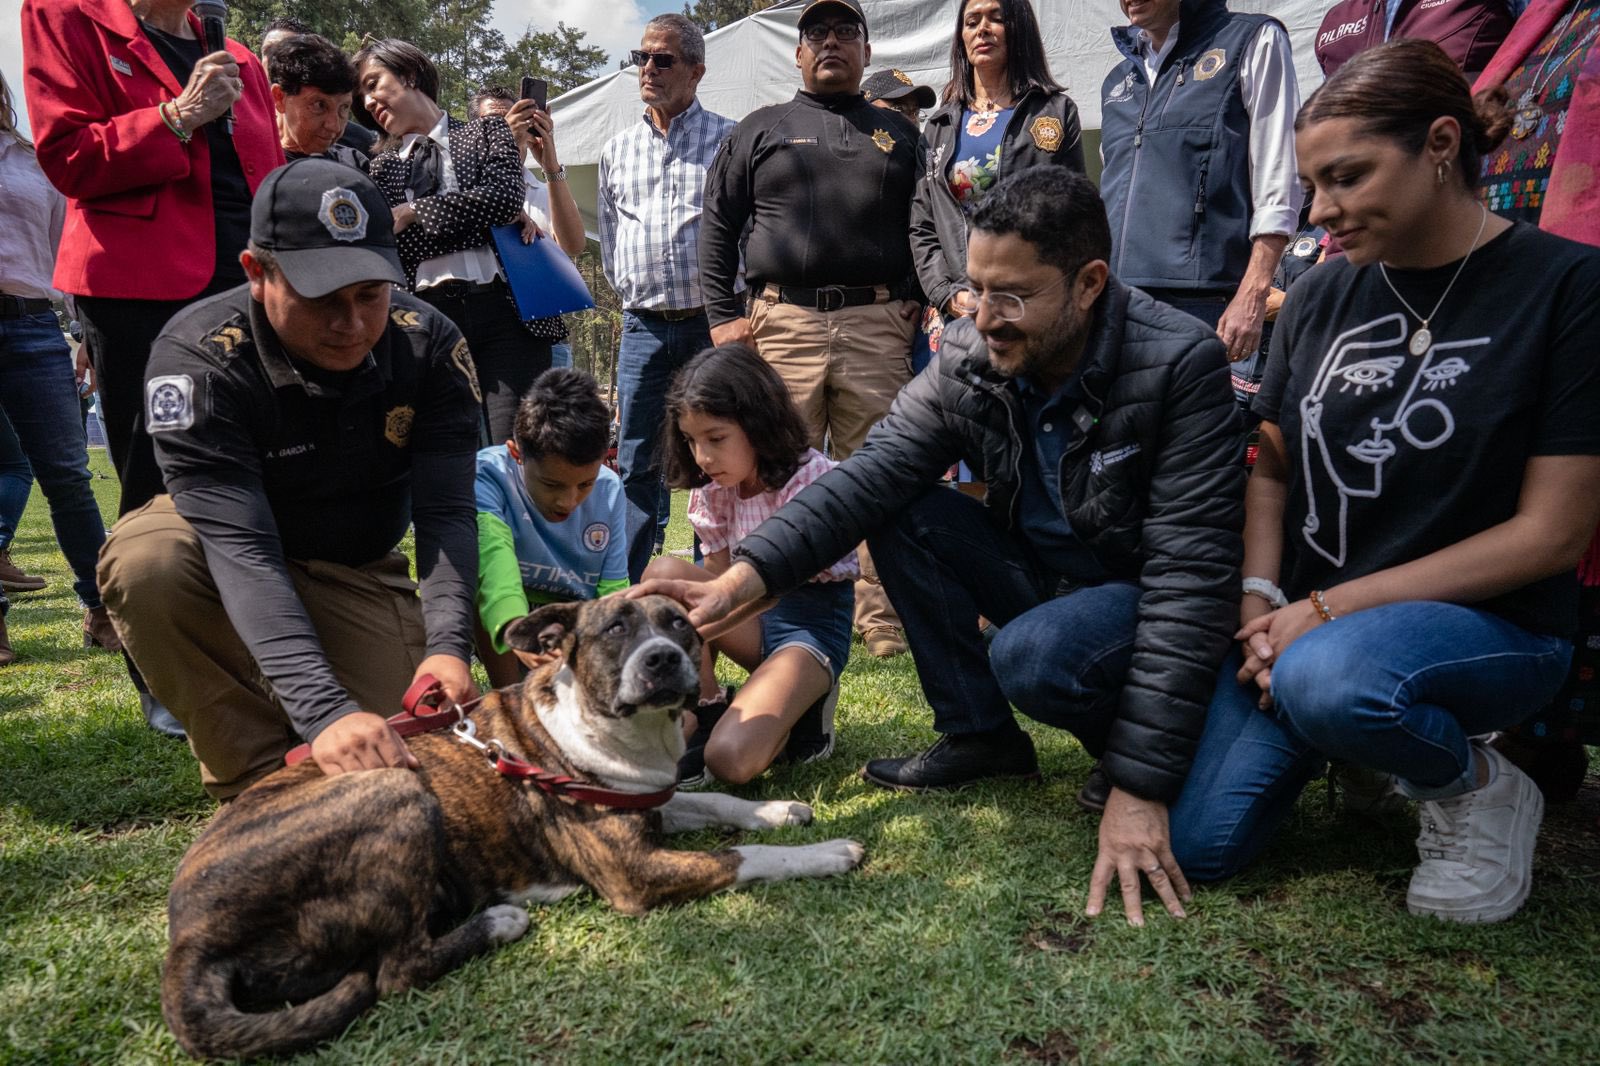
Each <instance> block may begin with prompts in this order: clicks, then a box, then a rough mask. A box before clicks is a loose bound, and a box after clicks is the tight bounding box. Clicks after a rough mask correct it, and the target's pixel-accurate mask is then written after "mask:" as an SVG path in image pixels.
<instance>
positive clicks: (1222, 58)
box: [1194, 48, 1228, 81]
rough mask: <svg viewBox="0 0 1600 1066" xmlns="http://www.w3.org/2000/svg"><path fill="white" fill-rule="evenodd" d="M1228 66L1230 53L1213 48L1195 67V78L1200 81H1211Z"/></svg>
mask: <svg viewBox="0 0 1600 1066" xmlns="http://www.w3.org/2000/svg"><path fill="white" fill-rule="evenodd" d="M1227 65H1228V53H1226V52H1224V51H1223V50H1222V49H1220V48H1213V49H1212V50H1211V51H1209V52H1207V53H1206V54H1205V55H1203V56H1201V57H1200V58H1199V60H1197V61H1196V62H1195V65H1194V76H1195V78H1196V79H1197V80H1199V81H1209V80H1211V79H1212V78H1214V77H1216V76H1217V75H1218V74H1219V73H1221V72H1222V68H1223V67H1225V66H1227Z"/></svg>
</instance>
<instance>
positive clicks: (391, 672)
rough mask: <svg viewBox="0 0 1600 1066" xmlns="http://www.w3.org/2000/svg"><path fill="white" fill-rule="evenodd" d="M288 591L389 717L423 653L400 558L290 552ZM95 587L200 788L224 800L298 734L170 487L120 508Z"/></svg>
mask: <svg viewBox="0 0 1600 1066" xmlns="http://www.w3.org/2000/svg"><path fill="white" fill-rule="evenodd" d="M289 575H290V577H291V578H292V579H293V581H294V587H295V591H296V592H297V593H298V594H299V596H300V602H301V603H302V604H303V605H304V606H305V609H306V613H307V614H308V615H309V616H310V617H311V624H312V626H313V627H314V628H315V629H316V633H317V638H318V640H320V641H321V643H322V649H323V652H324V653H325V654H326V655H327V657H328V662H329V664H330V665H331V666H332V667H333V673H334V676H335V677H336V678H338V680H339V683H340V684H341V685H343V686H344V687H345V690H346V691H347V692H348V693H349V694H350V697H351V698H352V699H354V700H355V701H356V703H357V704H359V705H360V706H361V707H362V708H363V709H367V710H371V711H374V712H376V713H378V714H382V715H384V716H388V715H390V714H397V713H399V710H400V699H401V697H402V696H403V695H405V690H406V688H407V686H409V685H410V684H411V677H412V674H414V673H415V672H416V669H417V667H418V665H420V664H421V662H422V660H423V659H424V658H425V657H426V656H427V651H426V648H427V633H426V630H424V628H423V625H422V604H421V601H420V600H419V599H418V597H417V587H416V584H415V583H414V582H412V580H411V576H410V573H409V567H408V564H407V563H406V558H405V556H404V555H401V554H400V553H399V552H391V553H390V554H389V555H388V556H386V557H384V558H383V559H380V560H378V561H377V562H374V563H370V564H368V565H366V566H363V567H359V568H356V567H348V566H341V565H339V564H337V563H327V562H319V561H316V560H310V561H306V562H299V561H294V560H291V561H290V562H289ZM99 579H100V593H101V595H102V596H103V597H104V599H105V603H106V606H107V607H108V608H110V611H111V617H112V619H113V620H114V621H115V622H116V626H117V632H118V633H119V634H120V635H121V636H122V639H123V644H124V646H125V647H126V648H127V650H128V653H129V654H130V655H131V656H133V661H134V663H135V664H136V665H137V666H138V667H139V671H140V673H142V674H143V675H144V679H145V681H146V682H147V683H148V684H149V686H150V691H151V693H152V694H154V695H155V697H156V698H157V699H159V700H160V701H161V702H162V703H164V704H166V706H167V708H168V709H169V710H171V711H172V714H173V716H174V717H175V718H177V719H178V721H179V722H181V723H183V728H184V729H185V731H187V732H188V734H189V746H190V747H191V748H193V749H194V753H195V755H196V757H198V758H199V760H200V779H201V782H202V784H204V785H205V789H206V791H207V792H209V793H211V795H212V796H214V797H216V798H217V799H228V798H230V797H232V796H234V795H236V794H237V793H239V792H242V791H243V790H244V789H245V788H247V787H248V786H249V785H250V784H251V783H252V782H254V781H256V780H257V779H259V778H261V777H264V776H266V775H267V774H269V773H271V772H272V771H273V770H276V769H277V768H278V767H280V766H282V765H283V756H284V754H285V753H287V752H288V751H289V749H290V748H293V747H295V746H296V745H298V744H299V743H300V737H299V736H298V735H297V734H296V733H295V731H294V726H293V725H292V723H291V722H290V721H289V716H288V715H287V714H285V713H284V711H283V708H282V707H280V706H279V705H278V703H277V701H276V700H275V699H274V698H273V696H272V693H271V688H270V687H269V686H268V685H267V683H266V680H265V679H264V678H263V677H262V676H261V672H260V670H259V668H258V667H257V666H256V663H255V660H254V658H253V657H252V656H251V655H250V653H249V651H248V650H246V648H245V646H244V642H243V641H242V640H241V639H240V638H239V634H238V633H237V632H236V631H235V630H234V628H233V624H232V623H231V622H230V621H229V620H228V614H227V612H226V611H225V610H223V607H222V600H221V598H220V596H219V595H218V593H217V586H216V584H215V582H213V581H212V579H211V571H210V570H209V568H208V567H207V565H206V560H205V554H204V551H203V549H202V548H201V546H200V538H199V537H198V536H197V535H196V534H195V531H194V528H193V527H192V526H190V525H189V523H188V522H187V521H185V520H184V519H183V517H182V516H181V515H179V514H178V512H177V510H176V508H174V507H173V504H172V497H171V496H157V497H156V498H155V499H153V500H151V501H150V502H149V503H147V504H145V505H144V506H143V507H140V508H138V509H137V510H134V511H132V512H130V513H129V514H127V515H125V516H124V517H123V518H122V520H121V521H119V522H118V523H117V524H116V526H115V527H114V528H113V529H112V530H111V534H110V536H109V537H108V538H107V539H106V545H105V548H104V549H102V551H101V553H100V566H99Z"/></svg>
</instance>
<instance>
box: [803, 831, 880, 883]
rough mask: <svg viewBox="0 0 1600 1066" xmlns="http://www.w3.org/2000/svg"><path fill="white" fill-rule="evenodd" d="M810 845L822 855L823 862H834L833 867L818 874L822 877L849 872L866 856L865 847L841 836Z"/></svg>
mask: <svg viewBox="0 0 1600 1066" xmlns="http://www.w3.org/2000/svg"><path fill="white" fill-rule="evenodd" d="M811 846H812V848H814V849H816V851H817V852H818V854H819V855H820V856H822V862H823V863H824V864H827V863H829V862H831V863H834V864H836V865H835V866H834V868H833V869H828V870H825V871H824V872H823V873H821V874H819V875H818V876H822V877H825V876H827V875H828V874H843V873H849V872H850V871H851V870H854V869H855V868H856V867H857V866H860V865H861V860H862V859H865V858H866V857H867V849H866V848H865V847H863V846H862V845H861V844H859V843H857V842H856V841H854V840H846V839H843V838H840V839H838V840H824V841H823V842H822V843H821V844H813V845H811Z"/></svg>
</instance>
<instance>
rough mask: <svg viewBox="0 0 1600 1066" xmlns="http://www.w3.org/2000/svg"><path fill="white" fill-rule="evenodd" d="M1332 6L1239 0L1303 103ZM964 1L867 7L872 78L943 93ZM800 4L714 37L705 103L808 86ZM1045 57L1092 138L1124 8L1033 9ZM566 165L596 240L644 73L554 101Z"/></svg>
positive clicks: (717, 105) (1107, 3)
mask: <svg viewBox="0 0 1600 1066" xmlns="http://www.w3.org/2000/svg"><path fill="white" fill-rule="evenodd" d="M1329 2H1330V0H1232V2H1230V3H1229V5H1228V6H1229V8H1230V9H1231V10H1234V11H1258V12H1266V13H1269V14H1271V15H1273V16H1274V17H1275V18H1277V19H1278V20H1279V21H1281V22H1282V23H1283V24H1284V25H1285V26H1287V27H1288V29H1289V35H1290V38H1291V39H1292V40H1293V42H1294V51H1295V65H1296V67H1297V68H1298V70H1299V73H1300V89H1301V94H1302V96H1304V95H1305V94H1308V93H1309V92H1310V90H1311V89H1312V88H1314V87H1315V86H1316V85H1318V84H1320V82H1321V80H1322V74H1321V72H1320V71H1319V70H1318V69H1317V63H1316V58H1315V56H1314V55H1313V54H1312V51H1311V43H1312V39H1313V37H1314V36H1315V34H1316V32H1317V26H1318V25H1319V24H1320V22H1321V21H1322V15H1323V12H1324V11H1325V9H1326V8H1327V6H1328V4H1329ZM959 4H960V0H861V6H862V8H863V10H864V11H865V12H866V15H867V22H868V24H869V26H870V27H871V41H872V60H871V62H870V63H868V70H877V69H878V68H880V67H898V68H899V69H901V70H903V71H905V72H906V73H907V74H909V75H910V76H911V77H912V78H913V79H914V80H915V81H916V82H917V83H918V84H925V85H932V86H933V87H934V88H935V89H942V88H943V86H944V83H945V81H946V80H948V78H949V73H950V37H951V34H953V33H954V32H955V24H956V11H957V9H958V7H959ZM802 6H803V2H802V0H785V2H783V3H780V4H778V5H777V6H774V7H770V8H768V9H767V10H765V11H762V12H759V13H757V14H755V15H752V16H750V17H749V18H746V19H740V20H739V21H738V22H735V23H734V24H733V25H731V26H726V27H724V28H722V29H720V30H717V31H716V32H715V33H712V34H710V35H708V36H707V37H706V76H705V78H704V79H703V80H702V81H701V82H700V102H701V104H703V105H704V106H705V107H707V108H708V109H710V110H712V111H715V112H717V113H718V114H723V115H727V116H728V117H729V118H734V119H739V118H743V117H744V116H745V115H747V114H749V113H750V112H751V111H753V110H755V109H756V108H758V107H762V106H764V105H766V104H773V103H778V102H780V101H782V100H787V99H789V98H790V97H791V96H793V95H794V92H795V90H796V89H798V88H799V87H800V73H799V71H797V70H796V69H795V65H794V52H795V46H796V44H797V43H798V40H799V37H798V34H797V32H796V29H795V26H796V23H797V22H798V20H799V18H800V9H801V7H802ZM1034 10H1035V11H1036V12H1038V14H1039V21H1040V28H1041V31H1042V33H1043V36H1044V44H1045V49H1046V50H1047V51H1048V52H1049V55H1050V67H1051V70H1052V71H1053V72H1054V73H1055V76H1056V80H1057V81H1059V82H1061V83H1062V84H1063V85H1065V86H1066V88H1067V92H1069V93H1071V94H1072V98H1073V100H1074V101H1076V103H1077V105H1078V113H1079V115H1080V117H1081V118H1082V120H1083V127H1084V129H1085V130H1098V129H1099V128H1100V83H1101V81H1102V80H1104V78H1105V76H1106V74H1107V73H1108V72H1109V71H1110V70H1111V68H1112V67H1114V66H1115V65H1116V64H1117V62H1118V61H1119V60H1120V59H1121V58H1122V57H1121V55H1120V54H1119V53H1118V52H1117V50H1116V48H1115V47H1114V46H1113V45H1112V43H1111V36H1110V33H1109V28H1110V27H1112V26H1116V25H1121V24H1123V23H1125V22H1126V21H1127V20H1126V19H1125V18H1123V16H1122V11H1121V8H1120V7H1119V6H1118V4H1117V0H1034ZM550 109H551V111H552V112H553V113H554V115H555V117H556V125H557V130H558V132H557V134H556V137H557V142H558V144H559V145H560V148H561V158H562V162H563V163H565V164H566V166H567V168H568V170H569V173H570V174H571V180H572V191H573V194H574V195H575V196H576V197H577V200H578V205H579V207H580V208H582V210H583V214H584V221H585V224H586V225H587V226H588V227H589V232H590V233H591V234H593V233H594V232H595V220H594V205H595V195H596V187H597V178H598V170H597V165H598V163H599V159H600V149H601V148H602V147H604V146H605V143H606V141H608V140H610V139H611V137H612V135H614V134H615V133H616V132H617V131H619V130H622V129H625V128H627V127H628V126H629V125H631V124H632V123H635V122H639V121H641V115H642V114H643V111H644V105H643V104H641V103H640V101H639V82H638V71H637V70H636V69H635V68H632V67H630V68H628V69H626V70H621V71H618V72H616V73H614V74H610V75H607V76H606V77H604V78H600V79H598V80H596V81H592V82H589V83H588V84H587V85H582V86H579V87H578V88H576V89H574V90H572V91H571V92H569V93H566V94H565V95H563V96H561V97H559V98H558V99H556V100H554V101H552V103H551V105H550Z"/></svg>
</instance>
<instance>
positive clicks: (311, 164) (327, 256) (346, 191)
mask: <svg viewBox="0 0 1600 1066" xmlns="http://www.w3.org/2000/svg"><path fill="white" fill-rule="evenodd" d="M250 240H251V242H252V243H253V244H255V245H256V246H257V247H258V248H264V249H266V250H267V251H269V252H271V253H272V255H273V258H274V259H276V260H277V261H278V267H279V268H280V269H281V270H282V271H283V276H284V278H285V279H286V280H287V281H288V282H289V284H290V285H291V286H292V287H293V288H294V291H295V292H297V293H299V294H300V295H301V296H305V297H307V298H309V299H316V298H317V297H319V296H326V295H328V293H330V292H334V291H335V290H338V289H342V288H344V287H345V286H346V285H355V284H358V283H360V282H365V281H392V282H394V283H395V284H396V285H404V284H405V283H406V276H405V272H404V271H403V270H402V269H401V267H400V253H399V251H398V249H397V247H396V243H395V234H394V215H393V214H392V213H391V212H390V210H389V204H388V201H386V200H385V199H384V198H383V193H381V192H379V191H378V186H377V185H376V184H375V183H374V182H373V180H372V179H371V178H369V177H367V176H366V175H365V174H363V173H361V172H360V171H359V170H353V169H351V168H350V167H347V166H345V165H344V164H343V163H335V162H334V161H333V160H331V159H322V158H319V157H316V156H308V157H306V158H304V159H296V160H295V161H294V162H292V163H289V164H288V165H286V166H281V167H279V168H278V169H276V170H274V171H273V172H272V173H271V174H268V175H267V177H266V180H265V181H263V182H262V183H261V187H260V188H259V189H257V190H256V195H255V200H254V201H253V202H252V203H251V205H250Z"/></svg>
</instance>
